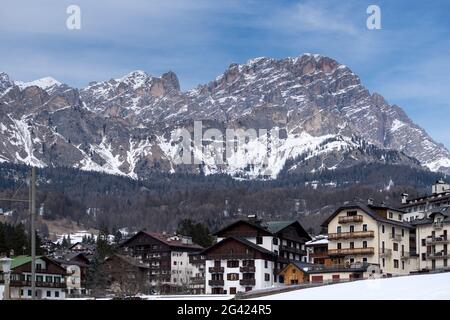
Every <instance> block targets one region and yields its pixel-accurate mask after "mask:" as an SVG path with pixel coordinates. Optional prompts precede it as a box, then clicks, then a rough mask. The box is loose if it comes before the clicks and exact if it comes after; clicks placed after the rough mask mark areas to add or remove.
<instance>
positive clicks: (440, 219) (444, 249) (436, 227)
mask: <svg viewBox="0 0 450 320" xmlns="http://www.w3.org/2000/svg"><path fill="white" fill-rule="evenodd" d="M427 216H428V217H427V218H423V219H417V220H415V221H414V222H413V225H414V226H415V227H416V240H417V242H416V246H417V254H418V256H419V259H418V260H419V261H418V269H419V271H432V270H450V267H449V265H448V259H449V258H450V255H449V250H448V246H449V243H450V240H449V239H450V238H449V234H450V207H443V208H440V209H438V210H432V211H431V212H430V213H429V214H427Z"/></svg>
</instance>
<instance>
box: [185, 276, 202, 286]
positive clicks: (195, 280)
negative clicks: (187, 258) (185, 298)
mask: <svg viewBox="0 0 450 320" xmlns="http://www.w3.org/2000/svg"><path fill="white" fill-rule="evenodd" d="M189 282H190V284H191V285H196V284H197V285H199V284H200V285H204V284H205V283H206V280H205V278H197V277H192V278H191V279H190V280H189Z"/></svg>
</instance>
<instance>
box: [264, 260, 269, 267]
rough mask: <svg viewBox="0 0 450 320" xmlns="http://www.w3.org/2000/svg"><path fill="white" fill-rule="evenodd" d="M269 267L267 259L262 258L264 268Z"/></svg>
mask: <svg viewBox="0 0 450 320" xmlns="http://www.w3.org/2000/svg"><path fill="white" fill-rule="evenodd" d="M268 267H269V263H268V261H267V260H264V268H266V269H267V268H268Z"/></svg>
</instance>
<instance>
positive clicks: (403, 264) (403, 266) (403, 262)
mask: <svg viewBox="0 0 450 320" xmlns="http://www.w3.org/2000/svg"><path fill="white" fill-rule="evenodd" d="M402 270H405V261H402Z"/></svg>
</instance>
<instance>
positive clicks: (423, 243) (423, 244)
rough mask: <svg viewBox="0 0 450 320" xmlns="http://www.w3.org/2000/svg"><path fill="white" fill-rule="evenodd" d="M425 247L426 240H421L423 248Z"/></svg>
mask: <svg viewBox="0 0 450 320" xmlns="http://www.w3.org/2000/svg"><path fill="white" fill-rule="evenodd" d="M426 245H427V242H426V239H422V246H423V247H425V246H426Z"/></svg>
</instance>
